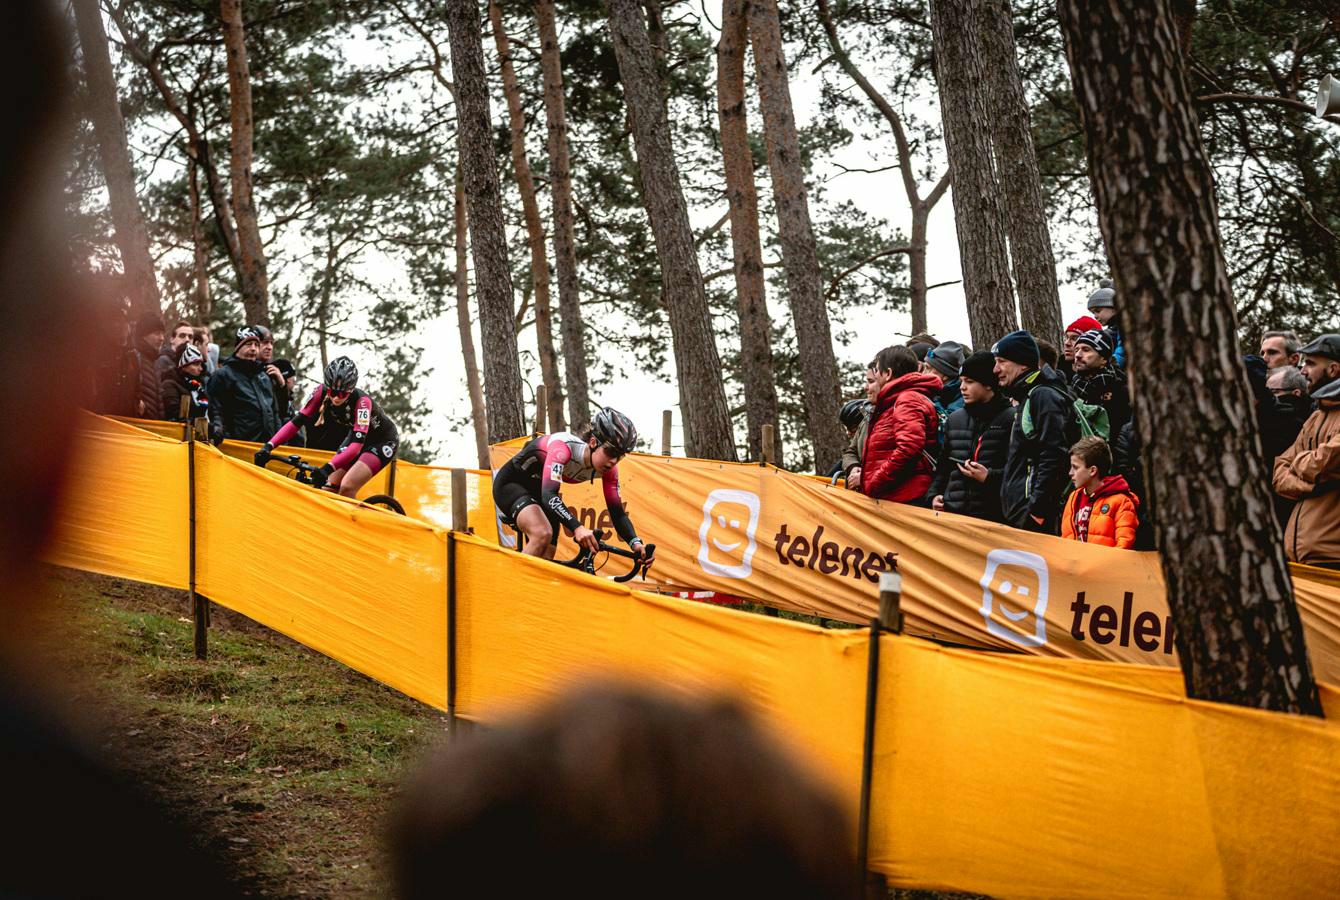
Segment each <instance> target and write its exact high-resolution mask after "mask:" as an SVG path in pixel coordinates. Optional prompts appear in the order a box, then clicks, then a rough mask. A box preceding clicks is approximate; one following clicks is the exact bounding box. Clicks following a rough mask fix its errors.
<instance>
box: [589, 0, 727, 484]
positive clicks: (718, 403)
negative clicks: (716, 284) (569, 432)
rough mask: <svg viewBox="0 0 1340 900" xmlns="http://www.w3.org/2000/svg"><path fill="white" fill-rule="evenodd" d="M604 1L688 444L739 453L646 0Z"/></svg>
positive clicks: (721, 454)
mask: <svg viewBox="0 0 1340 900" xmlns="http://www.w3.org/2000/svg"><path fill="white" fill-rule="evenodd" d="M606 9H607V12H608V15H609V28H610V37H611V39H612V41H613V44H614V53H615V57H616V59H617V60H618V65H619V77H620V80H621V81H622V82H623V90H624V102H625V104H626V105H627V107H628V116H629V118H630V119H631V121H632V126H633V128H632V130H633V141H634V146H635V148H636V150H637V161H638V170H639V173H640V176H641V179H642V199H643V203H644V204H645V205H646V207H647V218H648V219H649V220H650V222H651V230H652V236H653V238H654V239H655V241H656V259H657V261H658V262H659V264H660V269H661V297H662V301H663V302H664V303H665V308H666V313H667V315H668V317H669V319H670V334H671V338H672V340H673V342H674V349H675V370H676V375H677V376H678V379H679V384H680V386H681V394H682V396H683V398H684V443H685V449H686V451H687V452H688V454H689V455H690V456H697V457H702V458H706V459H725V460H735V459H736V453H735V438H734V435H733V433H732V429H731V421H730V412H729V409H728V407H727V406H726V391H725V388H724V386H723V385H722V381H721V359H720V357H719V356H718V355H717V348H716V344H715V343H714V341H713V337H712V314H711V311H710V310H709V309H708V307H707V294H706V291H705V290H704V288H703V276H702V270H701V269H700V268H699V266H698V255H697V250H696V248H695V247H694V244H693V231H692V229H691V228H690V226H689V214H688V209H687V206H686V204H685V202H684V191H683V188H682V186H681V185H680V180H679V167H678V166H677V164H676V163H675V153H674V147H673V145H672V143H671V138H670V123H669V121H668V119H667V118H666V113H665V105H664V101H663V98H662V96H661V88H660V80H659V79H658V78H657V75H656V66H655V61H654V58H653V55H652V49H651V43H650V41H649V40H648V37H647V22H646V19H645V18H644V13H643V10H642V4H641V3H639V2H638V0H607V3H606Z"/></svg>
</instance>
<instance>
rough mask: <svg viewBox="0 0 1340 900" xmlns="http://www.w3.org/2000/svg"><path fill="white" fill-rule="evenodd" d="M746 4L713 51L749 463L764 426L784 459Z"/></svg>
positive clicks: (724, 11)
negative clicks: (750, 105) (752, 132)
mask: <svg viewBox="0 0 1340 900" xmlns="http://www.w3.org/2000/svg"><path fill="white" fill-rule="evenodd" d="M747 2H748V0H725V2H724V3H722V5H721V42H720V43H719V44H718V45H717V116H718V119H719V121H720V124H721V159H722V163H723V164H724V167H725V170H726V199H727V200H728V201H729V203H730V239H731V248H732V250H733V251H734V264H735V266H734V267H735V302H736V307H737V309H738V310H739V316H740V372H741V376H742V378H741V380H742V381H743V382H744V404H745V419H746V422H747V423H748V429H749V458H750V459H762V457H763V453H762V445H761V444H760V440H761V437H760V436H761V433H762V428H763V426H764V425H772V426H774V427H773V446H772V447H771V448H769V450H770V452H771V454H772V458H773V459H774V460H777V461H779V462H780V460H781V459H782V453H781V449H782V440H781V429H780V428H778V427H776V426H777V424H778V419H777V383H776V378H775V376H774V374H773V368H772V323H771V321H770V320H769V317H768V297H767V288H766V284H765V282H764V278H763V246H762V240H761V239H760V237H759V228H758V190H757V188H756V186H755V184H754V158H753V153H752V152H751V151H750V147H749V117H748V113H747V110H746V106H745V86H744V84H745V82H744V56H745V51H746V50H747V49H748V47H749V31H748V19H747V17H746V10H745V4H746V3H747Z"/></svg>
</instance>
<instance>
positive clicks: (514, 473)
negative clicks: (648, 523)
mask: <svg viewBox="0 0 1340 900" xmlns="http://www.w3.org/2000/svg"><path fill="white" fill-rule="evenodd" d="M636 445H637V429H636V428H634V427H633V423H632V422H631V421H630V420H629V419H628V417H627V416H625V415H624V414H623V413H621V412H619V411H618V410H614V409H609V408H606V409H602V410H601V411H600V412H599V413H597V414H596V417H595V419H594V420H593V421H592V422H591V427H590V429H588V430H587V432H586V434H585V436H583V437H578V436H577V435H575V434H570V433H568V432H557V433H555V434H543V435H540V436H539V437H537V438H535V439H534V440H532V441H531V442H530V443H528V444H526V446H525V447H523V448H522V449H521V451H520V452H519V453H517V455H516V456H514V457H512V458H511V459H509V460H508V461H507V462H505V463H503V465H502V467H501V468H499V469H498V473H497V474H496V475H495V476H494V477H493V502H494V504H496V506H497V508H498V512H499V513H500V514H501V516H502V520H503V523H504V524H507V525H515V526H516V527H517V528H519V529H521V531H522V533H524V534H525V535H526V546H525V548H524V550H523V552H525V553H529V554H531V555H532V556H542V557H544V558H545V559H553V558H554V550H555V549H556V548H557V546H558V527H559V525H562V526H563V527H564V528H566V529H567V530H568V531H569V532H570V533H571V534H572V539H573V540H574V541H576V542H577V543H578V544H579V545H580V546H582V547H585V548H586V549H588V550H590V551H592V552H595V551H596V550H597V549H598V546H599V545H598V541H597V539H596V536H595V532H593V531H592V530H591V529H589V528H587V527H586V526H585V525H583V524H582V523H581V522H580V521H579V520H578V519H577V517H576V516H574V515H573V514H572V513H571V512H570V511H569V510H568V508H567V507H566V506H564V505H563V497H562V496H561V495H560V494H559V491H560V490H561V489H562V486H563V485H564V484H580V483H581V482H583V481H593V480H595V477H596V476H597V475H599V476H600V483H601V486H602V487H603V488H604V493H605V505H606V507H608V508H609V512H610V518H611V519H612V520H613V522H614V530H615V531H617V532H618V533H619V537H620V538H622V539H623V541H624V543H625V544H627V545H628V546H629V548H631V549H632V551H633V552H634V553H636V554H637V555H638V558H639V559H642V558H643V557H644V555H645V552H646V551H645V549H644V547H643V543H642V539H641V538H639V537H638V536H637V531H636V530H634V528H633V523H632V521H631V520H630V519H629V518H628V513H627V511H626V510H625V509H624V505H623V498H622V497H620V496H619V469H618V463H619V460H620V459H621V458H623V456H625V455H626V454H627V453H628V452H629V451H631V450H632V449H633V447H634V446H636Z"/></svg>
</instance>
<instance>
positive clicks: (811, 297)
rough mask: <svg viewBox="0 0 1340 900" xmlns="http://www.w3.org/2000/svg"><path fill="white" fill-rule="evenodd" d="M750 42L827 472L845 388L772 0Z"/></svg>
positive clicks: (837, 452) (809, 395) (812, 416)
mask: <svg viewBox="0 0 1340 900" xmlns="http://www.w3.org/2000/svg"><path fill="white" fill-rule="evenodd" d="M749 37H750V41H751V42H752V44H753V49H754V72H755V75H756V77H757V79H758V96H759V107H760V109H761V111H762V113H763V136H764V140H765V143H766V144H767V147H768V170H769V171H770V172H771V174H772V195H773V202H774V204H775V205H776V207H777V236H778V238H779V239H780V242H781V245H782V268H783V269H784V270H785V271H786V295H787V300H788V301H789V303H790V306H791V319H792V321H793V322H794V323H795V327H796V347H797V349H798V351H799V353H800V365H801V371H802V372H804V376H805V377H804V383H805V420H806V423H807V424H808V426H809V432H810V443H811V445H812V446H813V449H814V465H815V468H816V469H817V470H819V471H824V470H826V469H827V468H828V467H829V466H831V465H832V464H833V463H834V462H835V461H836V460H837V459H839V458H840V457H841V456H842V451H843V449H844V448H845V447H846V445H847V437H846V434H845V433H844V432H843V430H842V425H841V423H839V422H838V417H837V412H838V407H839V406H840V405H841V403H842V388H841V385H840V383H839V381H838V369H837V357H836V356H835V355H834V354H833V332H832V329H831V328H830V327H829V322H828V308H827V306H826V305H825V304H824V292H823V283H822V278H821V275H820V273H819V251H818V247H817V246H816V244H815V241H814V230H813V228H812V227H811V225H810V206H809V200H808V198H807V196H806V190H805V168H804V162H803V161H802V160H801V158H800V138H799V136H798V135H797V133H796V117H795V113H794V112H793V111H792V109H791V86H790V83H789V80H788V78H787V74H786V57H785V55H784V54H783V51H782V30H781V22H780V20H779V13H778V11H777V0H750V3H749Z"/></svg>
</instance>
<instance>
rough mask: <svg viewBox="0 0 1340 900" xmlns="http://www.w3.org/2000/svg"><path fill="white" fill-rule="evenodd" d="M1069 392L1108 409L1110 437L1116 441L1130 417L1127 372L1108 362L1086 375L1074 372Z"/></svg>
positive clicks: (1080, 398) (1086, 401) (1078, 398)
mask: <svg viewBox="0 0 1340 900" xmlns="http://www.w3.org/2000/svg"><path fill="white" fill-rule="evenodd" d="M1070 393H1071V394H1072V395H1074V397H1075V399H1077V400H1083V401H1084V402H1085V403H1092V404H1093V405H1094V406H1101V407H1102V408H1103V409H1105V410H1107V424H1108V429H1109V432H1108V434H1109V439H1110V440H1116V439H1117V435H1118V434H1120V433H1121V429H1122V428H1123V427H1125V425H1126V423H1127V422H1129V421H1130V420H1131V391H1130V388H1129V387H1128V386H1127V384H1126V373H1125V372H1123V371H1122V370H1121V369H1118V368H1117V367H1116V366H1112V365H1109V366H1107V367H1106V368H1104V369H1103V370H1102V371H1101V372H1096V373H1094V374H1093V375H1088V376H1087V377H1086V375H1085V374H1083V373H1080V372H1076V373H1075V375H1074V376H1073V377H1072V378H1071V379H1070Z"/></svg>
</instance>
